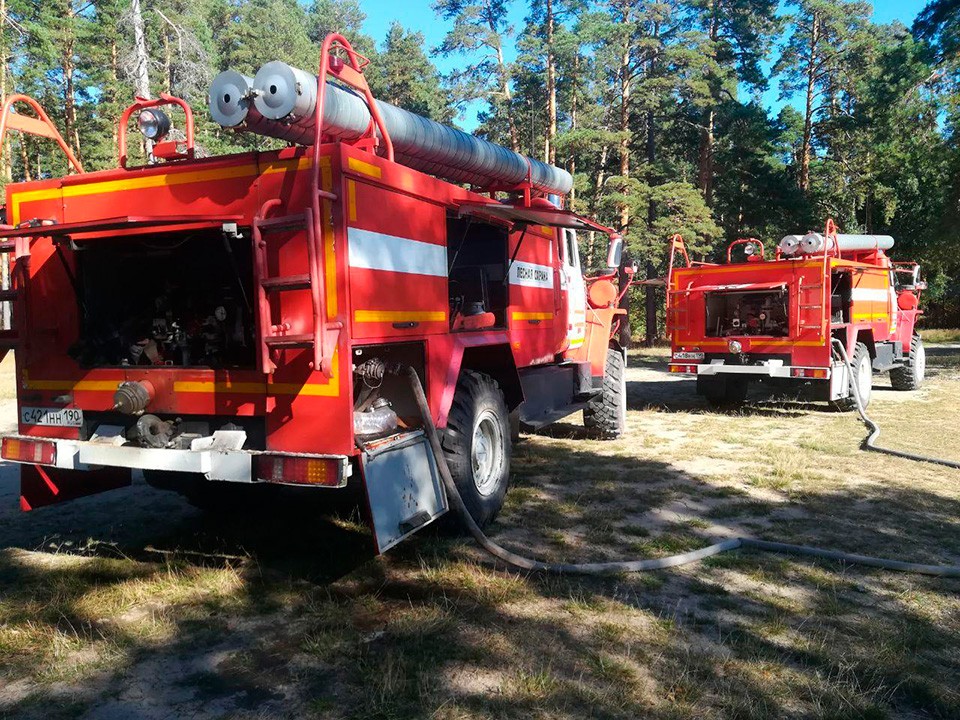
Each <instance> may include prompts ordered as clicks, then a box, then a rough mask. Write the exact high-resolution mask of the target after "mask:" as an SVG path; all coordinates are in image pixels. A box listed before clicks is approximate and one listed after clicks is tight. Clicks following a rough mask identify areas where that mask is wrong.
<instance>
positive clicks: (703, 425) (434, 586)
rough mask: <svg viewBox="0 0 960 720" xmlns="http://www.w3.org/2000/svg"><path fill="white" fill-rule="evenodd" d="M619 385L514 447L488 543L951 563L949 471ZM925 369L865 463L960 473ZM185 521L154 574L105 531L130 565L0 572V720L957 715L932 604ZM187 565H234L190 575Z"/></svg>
mask: <svg viewBox="0 0 960 720" xmlns="http://www.w3.org/2000/svg"><path fill="white" fill-rule="evenodd" d="M631 362H632V364H633V365H635V366H636V368H635V369H633V370H631V371H630V375H629V380H630V385H629V397H630V407H631V410H630V413H629V434H628V436H627V437H626V438H624V439H623V440H620V441H616V442H612V443H604V442H600V441H595V440H592V439H589V438H585V437H584V436H583V434H582V432H581V431H580V430H579V429H578V427H577V425H576V424H575V423H569V424H562V425H560V426H558V427H556V428H554V429H553V430H551V432H550V433H549V434H541V435H532V436H525V438H524V440H523V442H522V443H521V444H520V445H519V446H518V448H517V456H516V459H515V463H514V479H513V482H514V486H513V489H512V491H511V495H510V497H509V501H508V503H507V506H506V508H505V509H504V511H503V513H502V515H501V517H500V518H499V519H498V521H497V523H496V524H495V526H494V527H493V528H492V530H491V533H492V535H493V536H495V537H496V538H497V539H498V540H499V541H501V542H503V543H504V544H507V545H509V546H511V547H513V548H515V549H517V550H520V551H522V552H524V553H528V554H533V555H536V556H538V557H545V558H555V559H561V558H562V559H568V560H577V559H584V560H586V559H614V558H623V557H629V556H636V555H643V556H657V555H663V554H669V553H674V552H679V551H684V550H687V549H690V548H692V547H698V546H700V545H703V544H705V543H707V542H709V541H710V539H711V538H714V537H718V536H724V535H743V534H751V535H754V536H757V537H762V538H767V539H783V540H786V541H792V542H802V543H807V544H816V545H822V546H829V547H835V548H839V549H844V550H850V551H858V552H865V553H870V554H875V555H887V556H900V557H905V558H911V559H916V560H920V561H923V562H931V563H933V562H952V563H960V532H958V529H960V528H958V524H960V472H957V471H952V470H947V469H943V468H937V467H933V466H925V465H919V464H915V463H910V462H908V461H904V460H898V459H895V458H890V457H886V456H882V455H877V454H872V453H863V452H860V451H859V450H858V449H857V446H858V443H859V441H860V440H861V438H862V436H863V428H862V426H861V425H860V424H859V423H858V422H857V421H856V420H855V419H854V418H853V417H852V416H850V415H842V414H838V413H833V412H830V411H828V410H826V409H825V408H822V407H817V406H806V405H798V404H789V403H787V404H776V403H769V402H754V403H752V404H751V405H750V406H749V407H747V408H746V409H745V410H744V411H742V412H739V413H736V414H732V415H731V414H723V413H717V412H712V411H709V410H707V409H706V408H705V407H704V405H703V404H702V403H701V402H700V401H699V400H698V399H697V398H696V397H695V395H694V393H693V388H692V383H690V382H683V381H677V380H676V379H674V378H670V377H669V376H667V375H666V374H664V373H663V372H662V368H663V366H664V364H665V352H664V351H663V350H654V351H647V352H644V353H642V354H638V355H637V356H636V357H633V358H632V359H631ZM929 364H930V374H931V377H930V382H929V383H928V385H927V386H926V387H925V388H924V389H923V390H922V391H921V392H920V393H916V394H897V393H893V392H892V391H890V390H883V389H882V388H883V387H884V385H885V384H886V383H885V381H884V380H883V379H878V381H877V389H878V392H877V393H876V394H875V404H874V405H873V406H872V408H871V412H872V414H873V415H874V416H875V417H876V418H877V420H878V421H879V422H880V423H881V425H882V426H883V427H884V428H885V432H884V435H883V436H882V440H883V441H885V442H888V443H890V444H891V445H893V446H896V447H901V448H909V449H913V450H918V449H921V450H925V451H929V452H932V453H936V454H940V455H944V456H953V457H956V458H958V459H960V447H958V444H957V442H956V440H955V434H954V432H953V429H954V428H956V427H958V426H960V403H958V402H957V400H956V398H957V396H958V394H960V351H958V350H956V349H944V348H937V347H935V346H931V348H930V354H929ZM87 507H94V506H92V505H91V506H87ZM130 512H131V513H132V512H133V511H132V510H131V511H130ZM191 517H192V516H191ZM134 521H135V518H134V519H131V522H134ZM65 522H67V521H65ZM191 523H193V524H190V523H188V524H187V526H186V527H187V528H188V529H184V528H183V527H182V526H178V527H179V529H178V530H177V531H176V532H175V533H174V534H173V535H171V536H170V537H166V538H161V539H157V540H156V541H155V542H156V543H158V544H159V543H161V542H164V543H166V546H168V547H179V548H180V549H181V550H183V551H184V552H182V553H180V554H179V555H177V556H174V558H173V559H171V560H170V561H169V562H161V563H157V562H144V561H143V559H142V557H143V553H142V552H141V551H142V546H135V545H134V546H131V545H129V544H128V545H124V539H123V537H124V536H123V531H122V529H121V530H116V529H114V530H112V531H111V532H112V533H113V534H112V535H110V534H106V533H104V535H103V536H102V537H98V538H95V539H97V540H102V541H110V542H114V543H117V544H118V545H117V546H118V547H119V548H120V550H122V551H123V552H125V553H127V554H128V555H134V556H136V557H138V558H141V559H138V560H133V559H127V558H124V557H119V558H117V557H111V558H106V557H102V556H101V557H98V556H96V553H94V556H93V557H77V556H66V555H59V554H58V555H51V554H48V553H37V552H27V551H23V550H17V549H5V550H0V717H3V716H5V715H7V716H10V717H27V718H30V717H36V718H40V717H42V718H57V717H63V718H70V717H82V716H84V715H85V713H89V712H90V711H91V710H93V709H94V708H96V709H97V710H98V711H99V712H101V713H102V714H104V715H106V716H109V714H110V713H111V712H112V713H114V714H113V716H114V717H127V716H131V717H132V716H137V717H143V718H154V717H156V718H159V717H169V716H176V717H182V716H191V717H231V718H247V717H250V718H254V717H259V718H279V717H291V718H292V717H296V718H340V717H350V718H398V719H399V718H421V717H423V718H426V717H432V718H450V719H453V718H494V717H495V718H529V717H534V718H555V717H564V718H566V717H569V718H574V717H576V718H583V717H604V718H638V717H643V718H662V719H663V720H668V719H669V720H676V719H684V718H690V719H693V718H696V719H698V720H699V719H701V718H707V719H710V718H717V719H720V718H771V719H772V718H810V717H816V718H895V717H896V718H899V717H910V718H913V717H916V718H920V717H931V718H935V717H942V718H948V717H960V691H958V688H960V659H958V656H957V651H956V648H957V647H958V646H960V592H958V591H960V582H958V581H956V580H942V579H933V578H923V577H916V576H907V575H898V574H893V573H885V572H880V571H875V570H865V569H862V568H857V567H852V566H843V565H841V564H838V563H828V562H818V563H812V562H808V561H803V560H798V559H794V558H788V557H780V556H771V555H758V554H750V553H733V554H728V555H724V556H719V557H715V558H712V559H711V560H709V561H707V562H704V563H701V564H700V565H697V566H692V567H687V568H683V569H678V570H675V571H671V572H659V573H653V574H647V575H631V576H627V575H624V576H620V577H614V578H608V579H604V580H596V579H581V578H574V577H540V576H530V575H524V574H517V573H510V572H505V571H503V570H498V569H495V568H493V567H491V565H490V564H489V561H488V559H487V558H486V557H484V556H483V555H481V554H480V553H479V552H478V551H476V549H475V548H474V547H473V546H472V545H471V544H470V543H467V542H466V541H463V540H455V539H451V538H447V537H443V536H440V535H438V534H437V533H431V532H430V531H425V532H423V533H421V535H420V536H419V537H418V538H416V539H415V540H413V541H411V542H408V543H406V544H405V545H403V546H401V547H399V548H397V549H396V550H395V551H393V552H392V553H391V554H389V555H388V556H386V557H382V558H378V559H374V560H368V559H365V558H366V556H365V554H364V550H363V549H362V546H363V542H364V537H363V535H362V534H361V533H360V532H359V531H358V529H357V528H356V526H355V525H353V524H351V523H350V522H343V521H336V522H328V521H323V520H320V519H318V518H316V517H315V516H310V520H309V521H308V522H307V521H304V520H303V519H302V518H300V519H298V520H293V521H291V520H281V521H280V522H277V523H272V522H271V521H270V519H269V518H266V517H264V516H262V515H261V516H260V517H258V518H257V519H256V520H255V521H250V520H238V521H236V522H235V523H232V524H230V523H228V524H226V525H216V526H213V527H211V526H210V525H209V521H201V520H199V519H196V520H195V521H191ZM324 523H326V524H324ZM320 525H322V526H323V527H325V528H326V529H324V530H322V532H319V534H313V533H314V532H315V531H316V527H317V526H320ZM211 538H213V540H212V541H211ZM211 542H212V544H213V545H215V547H216V551H217V552H220V553H226V554H231V555H241V556H246V555H247V554H248V553H249V554H250V555H251V556H252V559H251V560H249V561H246V562H242V563H241V564H239V565H237V564H235V563H234V564H231V563H228V562H223V561H213V562H211V561H209V559H207V560H204V558H205V557H208V556H205V555H203V554H201V551H207V550H209V547H210V545H211ZM88 547H89V545H88ZM94 547H96V546H94ZM111 547H112V546H111ZM358 548H360V549H359V550H358ZM195 552H196V554H192V553H195ZM114 555H116V553H114ZM216 556H217V554H216V552H215V553H213V557H216Z"/></svg>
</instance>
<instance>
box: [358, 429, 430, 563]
mask: <svg viewBox="0 0 960 720" xmlns="http://www.w3.org/2000/svg"><path fill="white" fill-rule="evenodd" d="M361 465H362V466H363V476H364V479H365V481H366V482H365V485H366V489H367V499H368V500H369V502H370V515H371V517H372V519H373V531H374V537H375V539H376V542H377V550H378V551H379V552H381V553H383V552H386V551H387V550H389V549H390V548H392V547H393V546H394V545H396V544H397V543H399V542H400V541H401V540H403V539H405V538H407V537H409V536H410V535H412V534H413V533H415V532H416V531H417V530H419V529H420V528H422V527H425V526H427V525H429V524H430V523H431V522H433V521H434V520H436V519H437V518H438V517H440V516H441V515H443V513H445V512H446V511H447V496H446V493H445V492H444V489H443V484H442V482H441V480H440V473H439V471H438V470H437V463H436V461H435V459H434V456H433V451H432V449H431V448H430V443H429V442H428V441H427V438H426V436H425V435H424V434H423V431H421V430H417V431H415V432H410V433H403V434H401V435H394V436H391V437H389V438H386V439H384V440H379V441H376V442H375V443H371V444H368V445H366V446H365V448H364V453H363V455H362V456H361Z"/></svg>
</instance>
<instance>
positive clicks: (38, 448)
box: [0, 437, 57, 465]
mask: <svg viewBox="0 0 960 720" xmlns="http://www.w3.org/2000/svg"><path fill="white" fill-rule="evenodd" d="M0 456H2V457H3V459H4V460H14V461H16V462H26V463H33V464H34V465H56V464H57V444H56V443H55V442H50V441H49V440H24V439H22V438H11V437H5V438H4V439H3V446H2V449H0Z"/></svg>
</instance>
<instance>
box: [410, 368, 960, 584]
mask: <svg viewBox="0 0 960 720" xmlns="http://www.w3.org/2000/svg"><path fill="white" fill-rule="evenodd" d="M848 364H849V363H848ZM851 377H852V376H851ZM407 379H408V381H409V383H410V388H411V390H412V391H413V395H414V398H415V399H416V402H417V408H418V409H419V411H420V418H421V420H422V422H423V429H424V431H425V432H426V434H427V439H428V440H429V442H430V447H431V448H432V450H433V455H434V457H435V458H436V462H437V469H438V470H439V472H440V479H441V481H442V482H443V486H444V488H445V489H446V491H447V499H448V500H449V501H450V504H451V506H452V508H453V510H454V511H456V513H457V515H459V516H460V519H461V520H462V521H463V524H464V525H465V526H466V528H467V530H468V531H469V532H470V535H471V536H473V539H474V540H476V542H477V544H478V545H479V546H480V547H481V548H482V549H483V550H485V551H486V552H487V553H489V554H490V555H492V556H493V557H495V558H497V559H499V560H501V561H503V562H504V563H506V564H507V565H509V566H511V567H514V568H517V569H518V570H530V571H536V572H546V573H558V574H569V575H612V574H618V573H627V572H644V571H649V570H663V569H665V568H672V567H678V566H680V565H688V564H690V563H694V562H697V561H699V560H703V559H704V558H708V557H711V556H713V555H718V554H720V553H723V552H728V551H730V550H737V549H752V550H759V551H761V552H774V553H784V554H788V555H800V556H803V557H815V558H823V559H825V560H840V561H842V562H848V563H853V564H857V565H867V566H869V567H877V568H882V569H884V570H897V571H900V572H908V573H916V574H920V575H934V576H939V577H960V566H956V565H921V564H919V563H911V562H903V561H901V560H887V559H885V558H875V557H870V556H868V555H854V554H851V553H845V552H839V551H837V550H824V549H821V548H815V547H809V546H807V545H792V544H789V543H779V542H768V541H766V540H754V539H753V538H730V539H728V540H721V541H720V542H717V543H713V544H712V545H708V546H707V547H704V548H700V549H699V550H691V551H690V552H685V553H680V554H679V555H670V556H668V557H662V558H652V559H647V560H623V561H616V562H595V563H548V562H541V561H540V560H532V559H530V558H526V557H523V556H522V555H517V554H516V553H514V552H511V551H510V550H507V549H506V548H504V547H502V546H500V545H498V544H497V543H495V542H494V541H493V540H491V539H490V538H488V537H487V536H486V535H485V534H484V532H483V530H481V529H480V526H479V525H477V523H476V521H474V519H473V516H471V515H470V512H469V511H468V510H467V507H466V505H464V504H463V498H461V497H460V492H459V491H458V490H457V485H456V483H455V482H454V480H453V476H452V475H451V474H450V468H449V467H447V461H446V457H445V456H444V454H443V448H442V447H441V445H440V435H439V433H438V432H437V426H436V425H434V423H433V416H432V415H431V414H430V407H429V405H428V404H427V396H426V395H425V394H424V392H423V385H422V384H421V383H420V377H419V376H418V375H417V371H416V370H415V369H414V368H412V367H408V368H407Z"/></svg>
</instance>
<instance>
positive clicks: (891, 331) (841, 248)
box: [667, 221, 925, 410]
mask: <svg viewBox="0 0 960 720" xmlns="http://www.w3.org/2000/svg"><path fill="white" fill-rule="evenodd" d="M671 243H672V250H671V271H670V277H669V281H668V298H667V321H668V331H669V333H670V336H671V343H672V356H671V362H670V366H669V369H670V372H673V373H679V374H683V375H690V376H695V377H696V379H697V392H698V393H699V394H700V395H703V396H705V397H706V399H707V400H708V402H710V403H711V404H713V405H718V406H736V405H739V404H740V403H742V402H743V401H744V400H745V399H746V396H747V391H748V388H749V387H750V385H751V384H754V383H759V384H763V385H766V386H767V387H768V388H770V389H771V391H773V392H776V393H777V394H780V393H783V392H786V393H788V394H794V395H797V396H803V397H806V398H810V399H818V400H827V401H831V402H833V403H834V404H835V405H836V406H838V407H839V408H841V409H847V410H851V409H854V408H855V407H856V402H855V398H854V396H853V391H852V387H853V386H852V383H857V387H858V389H859V391H860V396H861V398H862V400H863V402H864V404H865V405H866V404H867V403H869V401H870V395H871V386H872V379H873V374H874V373H879V372H889V373H890V381H891V384H892V385H893V387H894V388H895V389H898V390H916V389H917V388H919V387H920V385H921V383H922V382H923V378H924V369H925V355H924V349H923V342H922V340H921V339H920V335H919V333H918V332H917V331H916V327H915V325H916V322H917V319H918V318H919V316H920V315H921V311H920V310H919V300H920V293H921V291H922V290H923V289H924V288H925V284H924V283H923V282H922V281H921V280H920V279H919V272H920V269H919V266H918V265H917V264H916V263H896V262H892V261H891V260H890V258H889V257H888V256H887V254H886V251H887V250H889V249H890V248H891V247H893V238H890V237H888V236H876V235H843V234H839V233H837V231H836V227H835V226H834V224H833V222H832V221H830V222H828V223H827V227H826V231H825V232H824V233H823V234H820V233H808V234H807V235H803V236H801V235H788V236H787V237H785V238H783V240H781V242H780V243H779V245H778V246H777V247H776V250H775V253H774V256H773V257H768V256H767V253H766V248H765V247H764V245H763V243H762V242H760V241H759V240H756V239H753V238H749V239H742V240H737V241H735V242H733V243H731V244H730V246H729V247H728V249H727V262H726V263H725V264H710V263H694V262H690V261H689V259H688V258H687V255H686V251H685V249H684V248H683V241H682V238H680V237H679V236H675V237H674V238H672V239H671ZM676 258H683V259H684V261H685V262H684V265H685V266H682V267H676V268H674V263H673V260H674V259H676ZM838 345H839V346H842V348H843V349H844V350H845V351H846V354H847V356H848V357H849V360H850V362H851V365H852V368H853V377H850V373H848V371H847V367H846V364H845V362H844V361H843V359H842V354H841V353H840V352H839V349H838Z"/></svg>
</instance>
